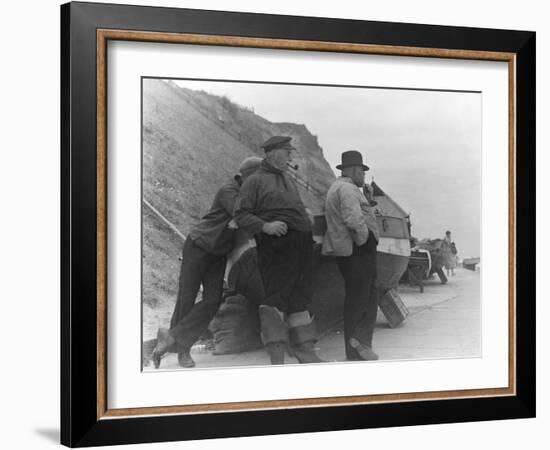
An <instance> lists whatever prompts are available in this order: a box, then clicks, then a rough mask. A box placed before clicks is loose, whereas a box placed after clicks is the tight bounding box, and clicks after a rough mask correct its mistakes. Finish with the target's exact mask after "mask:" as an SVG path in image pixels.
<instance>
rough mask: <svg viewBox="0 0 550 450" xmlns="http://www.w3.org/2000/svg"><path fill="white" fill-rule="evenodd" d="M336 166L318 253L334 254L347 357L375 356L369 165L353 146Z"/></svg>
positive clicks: (374, 235) (374, 239) (374, 236)
mask: <svg viewBox="0 0 550 450" xmlns="http://www.w3.org/2000/svg"><path fill="white" fill-rule="evenodd" d="M336 168H337V169H339V170H341V171H342V176H341V177H340V178H338V179H337V180H336V181H335V182H334V183H332V186H331V187H330V189H329V190H328V194H327V199H326V205H325V209H326V219H327V231H326V233H325V238H324V240H323V254H324V255H327V256H336V260H337V261H338V268H339V269H340V273H341V274H342V277H343V278H344V289H345V298H344V341H345V351H346V358H347V359H348V360H352V361H353V360H367V361H369V360H377V359H378V355H377V354H376V353H375V352H374V351H373V350H372V338H373V334H374V326H375V324H376V313H377V311H378V292H377V289H376V284H375V281H376V246H377V245H378V240H379V230H378V225H377V223H376V217H375V216H374V212H373V208H372V207H373V204H372V202H373V200H372V188H371V186H369V185H368V184H365V171H367V170H369V168H368V166H366V165H364V164H363V156H362V155H361V153H359V152H358V151H356V150H350V151H347V152H344V153H342V164H340V165H338V166H336ZM359 188H363V189H364V191H363V192H361V191H360V190H359Z"/></svg>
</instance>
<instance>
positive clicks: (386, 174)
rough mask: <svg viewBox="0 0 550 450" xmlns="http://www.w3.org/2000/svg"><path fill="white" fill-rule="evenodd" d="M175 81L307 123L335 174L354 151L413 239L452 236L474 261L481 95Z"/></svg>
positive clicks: (276, 117) (272, 117)
mask: <svg viewBox="0 0 550 450" xmlns="http://www.w3.org/2000/svg"><path fill="white" fill-rule="evenodd" d="M177 83H178V84H179V85H181V86H185V87H188V88H190V89H197V90H204V91H206V92H209V93H212V94H215V95H225V96H227V97H229V98H230V99H231V100H232V101H234V102H236V103H238V104H240V105H242V106H247V107H253V108H254V111H255V112H256V114H259V115H260V116H262V117H264V118H266V119H267V120H269V121H272V122H294V123H299V124H305V125H306V126H307V128H308V129H309V131H310V132H311V133H312V134H315V135H317V136H318V139H319V145H320V146H321V147H322V148H323V151H324V155H325V158H326V159H327V161H328V162H329V164H330V165H331V166H332V167H333V168H334V167H335V165H336V164H338V163H339V161H340V155H341V153H342V152H343V151H346V150H351V149H355V150H359V151H360V152H361V153H362V154H363V158H364V160H365V162H366V164H367V165H368V166H370V168H371V170H370V172H368V173H367V180H368V181H371V179H372V178H374V180H375V181H376V182H377V184H378V185H379V186H380V187H381V188H382V189H383V190H384V191H386V192H387V193H388V194H389V195H390V196H391V197H392V198H393V199H394V200H396V201H397V202H398V203H399V204H400V205H401V206H402V207H403V208H404V209H405V210H406V211H408V212H410V213H411V221H412V226H413V228H412V231H413V235H414V236H416V237H418V238H420V239H422V238H425V237H429V238H435V237H443V235H444V233H445V231H446V230H451V231H452V232H453V240H454V241H455V242H456V245H457V248H458V250H459V254H460V256H461V257H467V256H479V254H480V249H479V244H480V236H479V230H480V207H481V203H480V195H481V190H480V181H481V178H480V172H481V94H478V93H462V92H460V93H457V92H432V91H412V90H398V89H395V90H393V89H376V88H355V87H353V88H349V87H329V86H296V85H274V84H256V83H233V82H201V81H177ZM334 172H335V174H336V175H339V171H337V170H336V169H334Z"/></svg>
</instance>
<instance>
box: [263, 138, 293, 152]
mask: <svg viewBox="0 0 550 450" xmlns="http://www.w3.org/2000/svg"><path fill="white" fill-rule="evenodd" d="M291 140H292V138H291V137H290V136H272V137H270V138H269V139H268V140H267V141H265V142H264V143H263V144H262V145H261V147H262V148H263V149H264V151H266V152H269V151H271V150H277V149H284V150H296V148H295V147H293V146H292V144H291V143H290V141H291Z"/></svg>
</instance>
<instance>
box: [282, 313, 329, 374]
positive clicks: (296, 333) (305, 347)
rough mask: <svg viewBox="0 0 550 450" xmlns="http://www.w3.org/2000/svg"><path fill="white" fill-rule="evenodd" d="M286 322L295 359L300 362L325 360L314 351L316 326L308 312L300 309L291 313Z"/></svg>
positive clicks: (309, 362)
mask: <svg viewBox="0 0 550 450" xmlns="http://www.w3.org/2000/svg"><path fill="white" fill-rule="evenodd" d="M287 322H288V324H289V330H288V332H289V336H290V342H291V345H292V348H291V350H292V353H293V354H294V356H295V357H296V359H297V360H298V361H299V362H300V363H301V364H311V363H321V362H326V361H323V360H322V359H321V358H319V356H317V353H316V351H315V342H316V341H317V328H316V326H315V323H314V322H313V319H312V318H311V317H310V315H309V312H307V311H302V312H298V313H294V314H291V315H290V316H289V317H288V319H287Z"/></svg>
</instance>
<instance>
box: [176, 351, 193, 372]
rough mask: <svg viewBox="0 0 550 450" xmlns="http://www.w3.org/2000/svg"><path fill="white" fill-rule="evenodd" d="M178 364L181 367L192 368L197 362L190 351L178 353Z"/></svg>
mask: <svg viewBox="0 0 550 450" xmlns="http://www.w3.org/2000/svg"><path fill="white" fill-rule="evenodd" d="M178 364H179V365H180V367H185V368H191V367H195V361H193V358H191V355H190V354H189V350H180V351H178Z"/></svg>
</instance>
